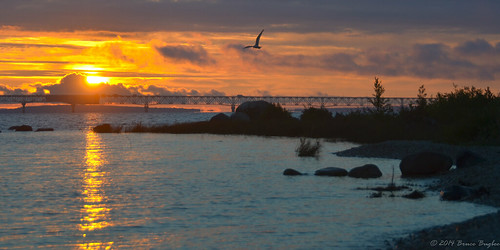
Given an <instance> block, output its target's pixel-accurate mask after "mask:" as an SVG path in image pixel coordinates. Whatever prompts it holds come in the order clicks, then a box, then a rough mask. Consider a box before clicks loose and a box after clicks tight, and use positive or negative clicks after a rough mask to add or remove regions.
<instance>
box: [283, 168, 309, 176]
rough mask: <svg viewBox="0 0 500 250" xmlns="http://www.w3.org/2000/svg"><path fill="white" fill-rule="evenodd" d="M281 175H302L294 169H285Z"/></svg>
mask: <svg viewBox="0 0 500 250" xmlns="http://www.w3.org/2000/svg"><path fill="white" fill-rule="evenodd" d="M283 175H290V176H295V175H304V174H303V173H301V172H299V171H297V170H295V169H292V168H287V169H285V171H283Z"/></svg>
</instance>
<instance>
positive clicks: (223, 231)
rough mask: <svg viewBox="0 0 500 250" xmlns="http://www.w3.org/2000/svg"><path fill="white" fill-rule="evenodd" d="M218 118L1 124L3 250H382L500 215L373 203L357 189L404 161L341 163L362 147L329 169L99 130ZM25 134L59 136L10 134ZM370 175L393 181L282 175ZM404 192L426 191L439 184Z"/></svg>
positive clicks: (253, 145) (422, 203) (238, 147)
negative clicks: (369, 167) (418, 233)
mask: <svg viewBox="0 0 500 250" xmlns="http://www.w3.org/2000/svg"><path fill="white" fill-rule="evenodd" d="M211 115H213V114H206V113H181V114H143V113H137V114H93V113H87V114H83V113H80V114H0V129H1V130H2V133H0V138H1V139H0V140H1V142H2V143H1V145H0V171H1V174H0V208H1V210H0V225H1V227H0V248H9V249H10V248H31V247H41V248H63V249H67V248H75V249H78V248H85V249H86V248H90V249H101V248H106V247H110V248H148V249H149V248H157V249H165V248H168V249H172V248H183V249H199V248H202V249H207V248H217V249H218V248H223V249H234V248H237V249H266V248H273V249H331V248H368V247H379V248H381V247H383V246H384V240H389V239H391V238H394V237H400V236H402V235H403V234H405V233H408V232H411V231H414V230H418V229H423V228H425V227H429V226H435V225H440V224H447V223H452V222H458V221H463V220H466V219H468V218H471V217H474V216H477V215H482V214H485V213H490V212H495V211H496V209H494V208H491V207H486V206H479V205H475V204H471V203H464V202H444V201H440V200H439V198H438V195H437V193H432V192H427V197H426V198H424V199H422V200H408V199H404V198H401V197H394V198H390V197H382V198H368V196H369V195H370V193H371V191H366V190H358V189H357V188H360V187H361V188H364V187H373V186H383V185H387V183H389V182H390V179H391V172H392V167H395V168H396V176H399V175H400V173H399V170H398V168H397V166H398V164H399V161H397V160H390V159H370V158H345V157H337V156H335V155H333V154H331V152H336V151H339V150H342V149H347V148H350V147H353V146H356V145H355V144H352V143H329V142H323V145H324V148H323V150H322V152H321V155H320V157H319V159H314V158H312V159H303V158H299V157H297V156H295V152H294V149H295V147H296V146H297V144H298V139H295V138H279V137H255V136H219V135H171V134H95V133H93V132H90V130H89V128H90V127H92V126H95V125H97V124H100V123H104V122H109V123H112V124H126V125H131V124H134V123H137V122H142V123H143V124H159V123H174V122H183V121H194V120H204V119H208V118H209V117H210V116H211ZM21 124H29V125H32V126H33V127H35V128H38V127H54V128H55V129H56V131H54V132H38V133H35V132H25V133H21V132H9V131H6V129H7V128H8V127H10V126H13V125H21ZM366 163H375V164H377V165H378V166H379V167H380V168H381V170H382V172H383V173H384V175H383V177H382V178H379V179H375V180H363V179H354V178H349V177H342V178H329V177H317V176H313V175H309V176H299V177H289V176H283V175H282V171H283V170H284V169H286V168H294V169H297V170H299V171H302V172H307V173H311V174H312V173H313V172H314V171H315V170H316V169H319V168H323V167H329V166H336V167H343V168H346V169H350V168H352V167H356V166H360V165H363V164H366ZM396 182H397V183H398V184H407V185H412V186H413V187H414V188H417V189H419V188H420V189H423V187H421V186H419V185H424V184H426V183H427V182H428V181H426V182H423V181H420V182H415V181H413V182H411V183H408V182H406V181H405V180H402V179H399V178H396ZM403 193H404V192H403ZM403 193H400V194H403Z"/></svg>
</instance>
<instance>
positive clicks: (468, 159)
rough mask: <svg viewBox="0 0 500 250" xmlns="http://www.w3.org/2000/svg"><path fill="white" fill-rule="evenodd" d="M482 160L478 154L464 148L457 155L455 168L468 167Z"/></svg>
mask: <svg viewBox="0 0 500 250" xmlns="http://www.w3.org/2000/svg"><path fill="white" fill-rule="evenodd" d="M483 161H484V158H482V157H481V156H479V155H478V154H476V153H474V152H472V151H469V150H466V151H462V152H460V153H459V154H458V155H457V161H456V162H457V168H458V169H462V168H470V167H473V166H475V165H477V164H479V163H481V162H483Z"/></svg>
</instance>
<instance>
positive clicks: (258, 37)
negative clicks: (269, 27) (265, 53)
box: [255, 30, 264, 46]
mask: <svg viewBox="0 0 500 250" xmlns="http://www.w3.org/2000/svg"><path fill="white" fill-rule="evenodd" d="M262 32H264V30H262V31H261V32H260V33H259V35H258V36H257V39H255V46H259V42H260V36H262Z"/></svg>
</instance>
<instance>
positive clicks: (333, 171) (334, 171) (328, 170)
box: [314, 167, 347, 176]
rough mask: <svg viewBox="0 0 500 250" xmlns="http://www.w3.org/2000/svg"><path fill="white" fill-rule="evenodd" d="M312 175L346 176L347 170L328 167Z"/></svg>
mask: <svg viewBox="0 0 500 250" xmlns="http://www.w3.org/2000/svg"><path fill="white" fill-rule="evenodd" d="M314 175H318V176H346V175H347V170H345V169H343V168H336V167H328V168H322V169H318V170H316V172H314Z"/></svg>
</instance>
